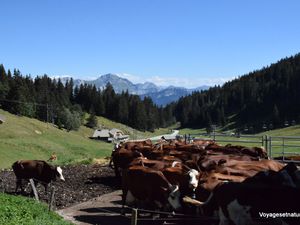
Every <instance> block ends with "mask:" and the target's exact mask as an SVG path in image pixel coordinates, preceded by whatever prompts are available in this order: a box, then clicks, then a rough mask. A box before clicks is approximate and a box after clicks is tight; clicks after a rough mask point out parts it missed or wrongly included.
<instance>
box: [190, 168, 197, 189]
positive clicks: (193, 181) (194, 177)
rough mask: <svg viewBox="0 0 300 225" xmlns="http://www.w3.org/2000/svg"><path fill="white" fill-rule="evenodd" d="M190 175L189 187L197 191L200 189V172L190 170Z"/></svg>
mask: <svg viewBox="0 0 300 225" xmlns="http://www.w3.org/2000/svg"><path fill="white" fill-rule="evenodd" d="M188 175H189V187H190V188H192V189H193V190H195V189H196V188H197V187H198V182H199V172H198V171H197V170H195V169H190V170H189V171H188Z"/></svg>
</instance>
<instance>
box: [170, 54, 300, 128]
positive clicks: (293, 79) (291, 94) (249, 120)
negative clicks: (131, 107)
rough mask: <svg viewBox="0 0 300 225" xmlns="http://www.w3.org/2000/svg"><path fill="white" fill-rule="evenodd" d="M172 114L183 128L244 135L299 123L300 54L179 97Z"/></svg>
mask: <svg viewBox="0 0 300 225" xmlns="http://www.w3.org/2000/svg"><path fill="white" fill-rule="evenodd" d="M174 114H175V115H176V119H177V121H180V122H181V125H182V126H183V127H209V126H210V125H212V124H216V125H219V126H226V125H227V127H228V128H236V129H238V130H243V131H244V132H246V133H247V132H248V133H254V132H257V131H261V130H266V129H274V128H279V127H283V126H287V125H291V124H296V123H300V54H297V55H295V56H292V57H289V58H285V59H282V60H280V61H278V62H277V63H275V64H272V65H270V66H268V67H264V68H262V69H261V70H257V71H253V72H250V73H249V74H246V75H244V76H241V77H238V78H236V79H234V80H232V81H229V82H227V83H225V84H224V85H223V86H215V87H212V88H210V89H209V90H207V91H202V92H195V93H193V94H191V95H189V96H187V97H182V98H180V99H179V101H178V102H177V104H176V105H175V106H174Z"/></svg>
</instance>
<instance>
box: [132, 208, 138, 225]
mask: <svg viewBox="0 0 300 225" xmlns="http://www.w3.org/2000/svg"><path fill="white" fill-rule="evenodd" d="M137 214H138V213H137V209H132V211H131V225H137Z"/></svg>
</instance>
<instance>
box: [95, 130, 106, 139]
mask: <svg viewBox="0 0 300 225" xmlns="http://www.w3.org/2000/svg"><path fill="white" fill-rule="evenodd" d="M98 137H99V138H109V137H110V135H109V130H108V129H102V130H95V132H94V134H93V138H98Z"/></svg>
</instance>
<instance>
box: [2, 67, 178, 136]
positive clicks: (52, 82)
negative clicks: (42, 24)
mask: <svg viewBox="0 0 300 225" xmlns="http://www.w3.org/2000/svg"><path fill="white" fill-rule="evenodd" d="M0 107H1V108H3V109H4V110H7V111H9V112H11V113H14V114H17V115H22V116H27V117H32V118H37V119H39V120H42V121H47V122H53V123H54V124H56V125H57V126H59V127H64V128H66V129H68V130H72V129H77V128H79V126H80V125H81V124H83V122H84V120H83V117H84V112H88V113H91V114H92V115H97V116H103V117H106V118H109V119H111V120H114V121H116V122H121V123H123V124H126V125H128V126H131V127H133V128H136V129H139V130H142V131H145V130H149V131H153V130H154V129H155V128H158V127H166V126H169V125H170V124H173V123H174V122H175V118H174V116H173V112H172V111H171V107H170V106H167V107H165V108H163V107H158V106H156V105H155V104H154V103H153V102H152V100H151V98H148V97H145V98H144V99H141V98H140V97H139V96H137V95H131V94H129V93H128V92H123V93H121V94H117V93H115V91H114V90H113V87H112V85H111V84H109V83H108V84H107V86H106V88H104V89H103V90H100V89H97V88H96V87H95V86H94V85H88V84H81V85H80V86H76V87H74V83H73V80H72V78H71V79H70V80H68V81H67V82H66V83H62V81H61V80H60V79H58V80H56V79H51V78H50V77H48V76H47V75H43V76H37V77H36V78H34V79H32V78H31V77H30V76H28V75H26V76H23V75H22V74H21V72H20V71H19V70H17V69H14V71H13V73H12V72H11V71H10V70H7V71H6V70H5V68H4V66H3V65H2V64H1V65H0Z"/></svg>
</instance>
